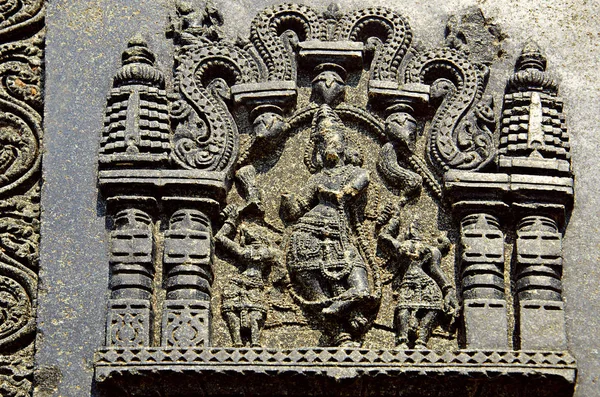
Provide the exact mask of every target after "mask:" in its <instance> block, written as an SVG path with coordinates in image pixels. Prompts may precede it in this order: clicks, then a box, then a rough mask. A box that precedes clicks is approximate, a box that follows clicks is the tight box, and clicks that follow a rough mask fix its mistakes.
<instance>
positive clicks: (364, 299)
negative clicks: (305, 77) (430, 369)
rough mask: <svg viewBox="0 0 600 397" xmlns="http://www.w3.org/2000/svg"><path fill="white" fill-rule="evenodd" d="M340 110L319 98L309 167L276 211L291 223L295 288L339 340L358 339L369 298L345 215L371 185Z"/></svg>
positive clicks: (351, 342) (344, 342) (365, 270)
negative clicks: (299, 185)
mask: <svg viewBox="0 0 600 397" xmlns="http://www.w3.org/2000/svg"><path fill="white" fill-rule="evenodd" d="M345 128H346V127H345V126H344V125H343V124H342V122H341V120H340V119H339V117H338V116H337V114H336V113H335V112H334V111H333V110H332V109H331V108H330V107H329V106H328V105H322V106H321V107H320V108H319V110H318V111H317V113H316V115H315V117H314V119H313V125H312V134H311V142H312V144H313V145H314V147H313V151H312V158H311V166H312V167H313V171H314V174H313V175H312V177H311V178H310V179H309V180H308V182H307V183H306V185H305V186H304V187H303V189H301V191H300V192H299V193H298V194H297V195H295V194H289V193H285V194H283V195H282V198H281V215H282V217H283V219H284V220H286V221H288V222H295V223H294V224H293V226H292V232H291V234H290V238H289V243H288V246H287V267H288V271H289V274H290V279H291V282H292V286H293V290H294V293H295V294H296V296H297V298H298V299H299V300H300V301H301V304H302V305H303V306H304V307H305V309H308V310H311V311H312V312H313V313H314V314H316V316H317V318H318V319H319V320H320V321H321V324H322V326H323V331H324V333H325V334H326V335H327V336H329V337H330V338H331V343H333V344H334V345H337V346H346V347H352V346H360V342H359V341H360V339H361V337H362V335H363V334H364V333H365V332H366V329H367V326H368V323H369V321H368V312H369V309H370V307H372V305H371V304H370V302H372V297H371V295H370V291H371V287H370V284H369V270H368V269H369V267H368V265H367V263H366V261H365V259H364V258H363V256H362V255H361V252H360V251H359V248H358V246H357V241H356V240H357V236H356V235H355V233H353V230H352V227H351V225H350V221H349V219H352V211H355V210H356V200H357V198H358V197H359V196H360V195H361V194H362V193H364V192H365V190H366V188H367V186H368V185H369V173H368V171H367V170H366V169H364V168H362V167H361V165H362V158H361V156H360V154H359V152H358V150H356V149H354V148H352V147H351V146H350V145H349V141H348V137H347V136H345Z"/></svg>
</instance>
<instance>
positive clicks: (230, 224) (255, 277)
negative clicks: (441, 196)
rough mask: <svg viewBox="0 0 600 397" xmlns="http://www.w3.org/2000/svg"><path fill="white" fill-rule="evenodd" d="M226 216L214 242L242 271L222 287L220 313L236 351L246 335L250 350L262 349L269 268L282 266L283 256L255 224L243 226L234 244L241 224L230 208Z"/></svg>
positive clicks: (266, 232) (235, 212)
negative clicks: (238, 239)
mask: <svg viewBox="0 0 600 397" xmlns="http://www.w3.org/2000/svg"><path fill="white" fill-rule="evenodd" d="M225 213H226V214H227V219H226V220H225V223H224V224H223V227H222V228H221V230H219V232H218V233H217V234H216V236H215V240H216V242H217V243H218V244H219V246H221V249H222V250H223V251H225V252H226V254H227V255H229V256H231V257H232V258H233V262H234V264H235V265H237V266H238V267H240V270H242V268H243V270H242V271H241V272H240V274H239V275H238V276H234V277H233V278H232V279H231V280H230V281H229V283H228V284H227V285H226V286H225V288H224V290H223V302H222V305H221V312H222V313H223V317H224V318H225V321H226V322H227V327H228V328H229V333H230V334H231V339H232V341H233V345H234V346H235V347H241V346H244V341H243V338H242V334H243V333H245V331H249V334H250V335H249V338H248V339H249V342H250V346H252V347H257V346H261V343H260V333H261V331H262V328H263V327H264V325H265V320H266V316H267V310H268V307H267V304H268V302H267V293H266V286H265V282H266V281H267V279H268V277H267V276H268V274H269V272H270V270H271V267H272V266H273V265H275V266H281V264H280V261H281V259H282V253H281V251H280V250H279V249H278V248H277V247H276V246H275V245H274V244H272V243H271V241H270V240H269V238H268V235H269V232H268V231H267V230H266V229H265V228H263V227H261V226H259V225H257V224H248V223H244V224H242V225H241V226H240V227H239V229H240V233H241V237H240V240H241V242H240V243H237V242H236V241H235V240H233V239H232V237H233V236H234V235H235V233H236V229H237V228H238V224H239V222H240V219H239V217H240V212H239V210H238V208H237V207H235V206H233V205H232V206H229V207H226V208H225Z"/></svg>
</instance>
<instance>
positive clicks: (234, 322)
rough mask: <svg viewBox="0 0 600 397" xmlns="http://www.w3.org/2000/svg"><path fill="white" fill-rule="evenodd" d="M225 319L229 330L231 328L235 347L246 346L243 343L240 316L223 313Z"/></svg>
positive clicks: (232, 313) (230, 332)
mask: <svg viewBox="0 0 600 397" xmlns="http://www.w3.org/2000/svg"><path fill="white" fill-rule="evenodd" d="M223 317H224V318H225V322H226V323H227V328H229V334H230V335H231V341H232V342H233V346H235V347H242V346H243V345H244V344H243V343H242V335H241V321H240V316H238V315H237V314H235V313H234V312H225V313H223Z"/></svg>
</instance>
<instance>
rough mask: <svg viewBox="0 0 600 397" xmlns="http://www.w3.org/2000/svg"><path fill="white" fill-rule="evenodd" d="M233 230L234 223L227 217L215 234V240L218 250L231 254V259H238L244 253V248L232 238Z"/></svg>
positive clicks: (234, 228)
mask: <svg viewBox="0 0 600 397" xmlns="http://www.w3.org/2000/svg"><path fill="white" fill-rule="evenodd" d="M235 230H236V227H235V224H234V223H233V222H232V221H231V220H230V219H227V220H226V221H225V224H224V225H223V227H222V228H221V229H220V230H219V231H218V232H217V234H216V235H215V242H216V245H217V248H218V249H219V250H221V251H223V252H225V253H226V254H227V255H229V256H232V257H233V259H235V260H239V259H240V258H242V257H243V255H244V248H243V247H242V246H241V245H240V244H238V243H237V242H235V240H233V237H234V235H235Z"/></svg>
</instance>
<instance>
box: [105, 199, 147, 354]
mask: <svg viewBox="0 0 600 397" xmlns="http://www.w3.org/2000/svg"><path fill="white" fill-rule="evenodd" d="M114 221H115V229H114V230H113V231H112V232H111V233H110V271H111V276H110V290H111V294H110V301H109V303H108V319H107V323H106V345H107V346H113V347H144V346H150V335H151V329H150V324H151V323H152V311H151V304H150V298H151V296H152V278H153V275H154V266H153V259H152V254H153V236H152V219H151V218H150V216H149V215H148V214H147V213H146V212H144V211H141V210H138V209H134V208H130V209H125V210H122V211H120V212H118V213H117V215H116V216H115V218H114Z"/></svg>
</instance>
